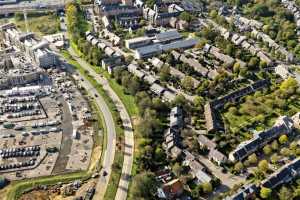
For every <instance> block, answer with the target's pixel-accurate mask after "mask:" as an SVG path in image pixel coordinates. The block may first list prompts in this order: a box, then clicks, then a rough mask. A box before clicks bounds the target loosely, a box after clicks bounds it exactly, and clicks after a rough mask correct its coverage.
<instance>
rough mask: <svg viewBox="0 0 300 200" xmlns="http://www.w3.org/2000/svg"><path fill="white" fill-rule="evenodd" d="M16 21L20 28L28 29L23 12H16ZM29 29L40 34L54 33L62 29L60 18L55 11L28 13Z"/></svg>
mask: <svg viewBox="0 0 300 200" xmlns="http://www.w3.org/2000/svg"><path fill="white" fill-rule="evenodd" d="M14 21H15V23H16V25H17V27H18V28H19V29H21V30H22V31H26V25H25V20H24V17H23V13H19V14H16V16H15V18H14ZM27 22H28V29H29V31H30V32H34V33H37V34H38V35H39V36H43V35H48V34H54V33H57V32H59V31H60V22H59V18H58V16H57V15H56V13H55V12H45V13H28V14H27Z"/></svg>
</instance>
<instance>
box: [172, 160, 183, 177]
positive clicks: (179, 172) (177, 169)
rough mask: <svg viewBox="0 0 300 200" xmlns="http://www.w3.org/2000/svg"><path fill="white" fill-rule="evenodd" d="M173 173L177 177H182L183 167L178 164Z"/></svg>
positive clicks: (175, 165) (174, 166)
mask: <svg viewBox="0 0 300 200" xmlns="http://www.w3.org/2000/svg"><path fill="white" fill-rule="evenodd" d="M172 169H173V173H174V174H175V175H176V176H177V177H180V176H181V174H182V166H181V165H180V164H179V163H178V162H177V163H175V164H174V165H173V168H172Z"/></svg>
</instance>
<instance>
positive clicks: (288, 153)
mask: <svg viewBox="0 0 300 200" xmlns="http://www.w3.org/2000/svg"><path fill="white" fill-rule="evenodd" d="M280 154H281V155H283V156H289V155H290V150H289V149H288V148H286V147H283V148H282V149H281V150H280Z"/></svg>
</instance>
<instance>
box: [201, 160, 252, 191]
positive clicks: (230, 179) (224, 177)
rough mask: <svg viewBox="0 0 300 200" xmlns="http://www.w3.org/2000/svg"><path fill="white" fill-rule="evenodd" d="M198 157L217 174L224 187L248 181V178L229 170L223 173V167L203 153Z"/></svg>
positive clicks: (231, 186)
mask: <svg viewBox="0 0 300 200" xmlns="http://www.w3.org/2000/svg"><path fill="white" fill-rule="evenodd" d="M198 159H199V161H200V162H201V163H202V164H204V165H205V166H206V167H207V168H208V169H209V170H210V171H211V172H212V174H213V175H215V176H216V177H218V178H219V179H220V180H221V181H222V184H223V186H224V187H227V188H233V187H234V185H236V184H239V183H243V182H245V181H246V179H245V178H244V177H241V176H235V175H233V174H231V173H229V172H227V173H223V172H222V168H221V167H219V166H217V165H215V164H214V163H213V162H211V161H210V160H209V159H208V158H206V157H204V156H202V155H199V156H198Z"/></svg>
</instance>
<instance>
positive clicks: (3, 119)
mask: <svg viewBox="0 0 300 200" xmlns="http://www.w3.org/2000/svg"><path fill="white" fill-rule="evenodd" d="M48 73H49V77H50V78H51V79H52V83H51V84H50V85H30V86H25V87H20V88H17V89H11V90H2V91H0V94H1V96H0V103H1V105H3V106H2V107H1V109H0V138H1V140H0V174H3V175H5V177H6V178H8V179H10V180H16V179H24V178H32V177H37V176H47V175H51V174H59V173H65V172H70V171H77V170H85V169H87V168H88V166H89V162H90V157H91V153H92V148H93V139H92V133H93V127H92V126H91V125H90V123H86V122H87V116H88V114H90V110H89V106H88V103H87V101H86V100H85V99H84V98H83V96H82V95H81V93H80V92H79V90H78V89H77V88H76V86H75V84H74V83H73V82H72V80H71V79H70V78H69V77H68V76H67V75H66V74H65V72H62V71H59V70H57V69H54V70H49V71H48ZM87 124H88V125H87Z"/></svg>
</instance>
